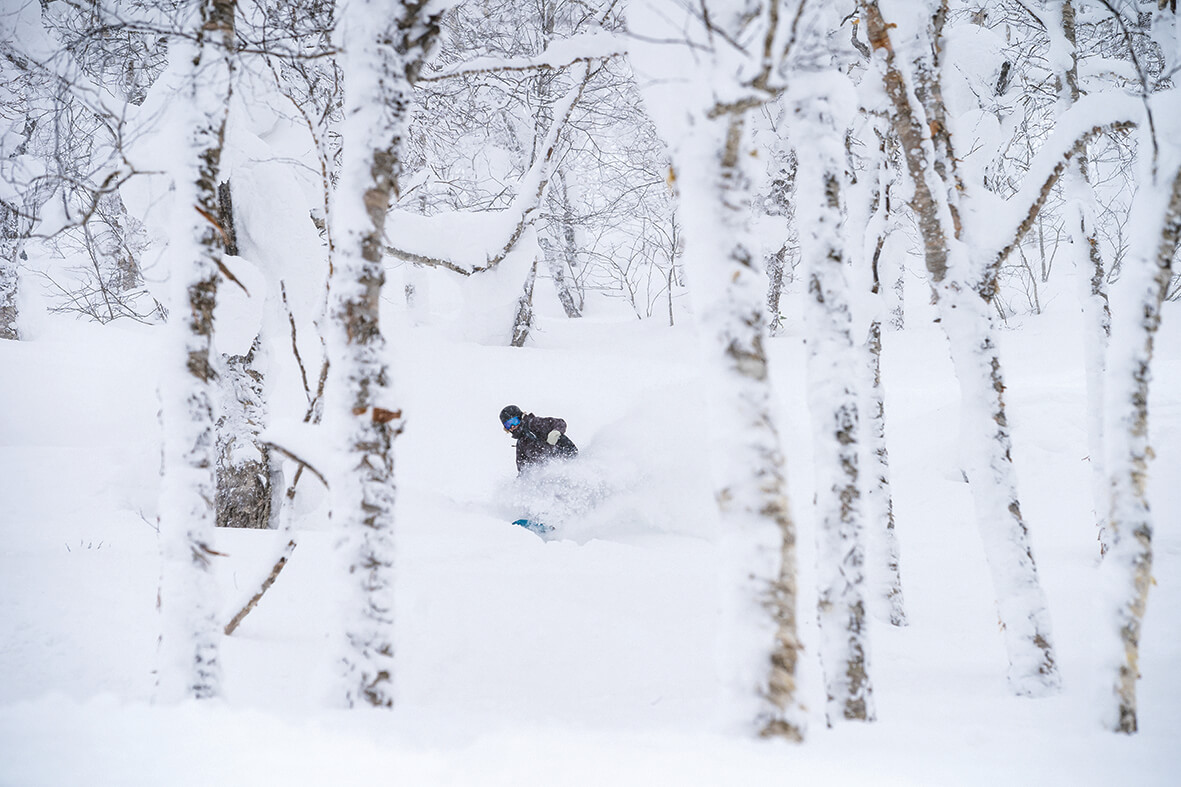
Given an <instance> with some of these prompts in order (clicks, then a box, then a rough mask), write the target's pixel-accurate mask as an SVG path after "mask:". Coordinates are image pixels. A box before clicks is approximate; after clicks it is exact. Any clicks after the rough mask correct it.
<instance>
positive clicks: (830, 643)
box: [793, 74, 875, 725]
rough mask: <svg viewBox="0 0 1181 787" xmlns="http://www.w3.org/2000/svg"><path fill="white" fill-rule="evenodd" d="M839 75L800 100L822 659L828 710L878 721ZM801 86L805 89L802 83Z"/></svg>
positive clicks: (815, 79) (814, 82)
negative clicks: (871, 657) (845, 221)
mask: <svg viewBox="0 0 1181 787" xmlns="http://www.w3.org/2000/svg"><path fill="white" fill-rule="evenodd" d="M842 79H843V77H840V76H839V75H837V74H828V75H826V74H811V75H809V82H810V85H809V92H808V93H806V94H803V95H801V97H800V99H799V100H798V101H797V102H796V106H795V113H794V114H795V117H796V118H797V119H798V121H799V122H798V125H797V126H796V127H795V128H794V129H793V134H794V135H795V136H796V137H797V138H799V139H801V140H807V145H808V146H807V148H806V149H804V148H802V147H801V148H799V149H797V154H798V155H797V157H798V158H799V162H800V164H799V181H798V188H799V193H800V194H802V195H805V199H803V200H801V201H800V204H799V208H798V211H797V213H796V215H797V217H798V219H799V221H800V227H801V232H800V238H801V240H802V241H803V243H802V253H803V258H804V265H805V270H806V276H807V281H808V300H807V307H806V310H805V316H806V322H807V326H808V362H807V366H808V405H809V409H810V410H811V415H812V422H813V444H814V445H815V462H814V464H815V468H816V514H817V525H818V534H817V542H818V548H817V553H818V557H817V564H818V572H819V575H820V593H819V599H818V607H819V617H820V636H821V647H820V659H821V663H822V664H823V667H824V675H825V685H826V687H827V695H828V703H827V706H828V707H827V716H828V720H829V724H830V725H831V724H832V722H833V720H834V719H838V718H845V719H852V720H860V721H872V720H873V719H874V715H875V714H874V705H873V687H872V682H871V681H870V677H869V656H868V638H867V631H866V616H865V598H864V585H865V581H864V580H865V545H864V542H863V531H864V524H865V522H864V515H863V511H862V504H861V486H860V456H859V454H860V451H861V445H860V439H861V438H860V435H859V424H858V420H859V419H858V386H857V381H858V378H859V376H860V375H859V371H860V367H861V355H860V353H859V351H858V350H859V348H857V347H855V345H854V343H853V333H852V322H853V316H852V310H851V306H850V297H849V284H848V281H847V279H846V275H845V266H846V255H845V243H844V239H843V238H842V225H843V221H842V215H843V207H844V206H843V189H842V180H843V178H844V161H843V159H844V145H843V144H842V142H841V140H842V139H843V137H844V133H843V132H844V131H845V129H846V128H847V127H848V123H847V122H842V121H847V119H848V118H847V117H846V115H847V114H848V112H849V111H850V108H849V107H842V106H841V101H840V100H839V98H836V96H840V95H842V94H846V93H851V92H852V88H851V87H845V88H844V90H842V87H844V86H843V85H842V84H841V83H840V80H842ZM800 90H801V91H802V90H803V88H801V89H800Z"/></svg>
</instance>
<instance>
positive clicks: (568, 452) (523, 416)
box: [500, 404, 578, 475]
mask: <svg viewBox="0 0 1181 787" xmlns="http://www.w3.org/2000/svg"><path fill="white" fill-rule="evenodd" d="M500 424H501V426H503V427H504V431H506V432H508V434H509V435H510V436H512V437H513V438H515V439H516V441H517V474H518V475H520V474H521V473H523V472H525V468H527V467H530V466H533V465H540V464H544V463H546V462H549V461H550V460H553V459H557V458H559V457H560V458H563V459H570V458H572V457H575V456H577V455H578V447H577V446H576V445H574V441H573V440H571V439H570V438H569V437H567V436H566V422H565V421H564V420H562V419H561V418H543V417H541V416H537V415H534V414H533V413H525V412H521V408H520V407H517V406H516V405H515V404H510V405H509V406H508V407H505V408H504V409H503V410H501V411H500Z"/></svg>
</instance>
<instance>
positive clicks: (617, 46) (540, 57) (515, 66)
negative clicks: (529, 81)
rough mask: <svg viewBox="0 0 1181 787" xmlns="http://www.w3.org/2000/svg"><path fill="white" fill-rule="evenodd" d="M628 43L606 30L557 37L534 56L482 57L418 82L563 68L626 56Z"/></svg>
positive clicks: (424, 77)
mask: <svg viewBox="0 0 1181 787" xmlns="http://www.w3.org/2000/svg"><path fill="white" fill-rule="evenodd" d="M627 52H628V49H627V44H626V43H625V42H623V41H621V40H620V39H619V38H618V37H617V36H615V35H614V34H612V33H608V32H606V31H603V30H596V31H593V32H590V33H580V34H577V35H574V36H571V37H570V38H565V39H562V40H561V41H555V42H553V43H552V44H550V45H549V46H548V47H546V49H545V51H544V52H541V53H540V54H537V55H533V56H532V57H510V58H503V57H478V58H475V59H473V60H469V61H467V62H466V63H463V64H461V65H458V66H455V67H453V68H450V69H445V70H443V71H440V72H439V73H437V74H432V75H430V76H420V77H419V78H418V81H417V83H418V84H423V83H428V82H442V81H443V80H446V79H455V78H457V77H463V76H471V75H473V74H490V73H501V72H511V71H560V70H562V69H564V68H569V67H570V66H573V65H576V64H578V63H591V62H593V61H596V60H609V59H611V58H615V57H623V56H624V55H626V54H627Z"/></svg>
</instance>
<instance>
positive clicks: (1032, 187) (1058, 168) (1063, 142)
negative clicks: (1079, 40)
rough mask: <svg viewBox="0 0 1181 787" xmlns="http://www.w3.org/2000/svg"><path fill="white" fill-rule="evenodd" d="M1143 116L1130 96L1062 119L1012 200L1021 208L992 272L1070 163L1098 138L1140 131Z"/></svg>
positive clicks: (1084, 106) (1086, 104)
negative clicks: (1139, 125)
mask: <svg viewBox="0 0 1181 787" xmlns="http://www.w3.org/2000/svg"><path fill="white" fill-rule="evenodd" d="M1143 115H1144V108H1143V106H1141V105H1140V103H1139V102H1138V101H1136V100H1135V99H1134V98H1132V97H1130V96H1113V95H1110V94H1100V95H1094V96H1088V97H1087V98H1084V99H1082V100H1080V101H1079V102H1078V103H1076V104H1075V105H1074V106H1073V107H1072V108H1071V109H1069V110H1068V111H1067V112H1065V113H1064V114H1063V115H1062V117H1061V118H1059V121H1058V126H1057V128H1056V129H1055V130H1054V133H1053V134H1051V135H1050V137H1049V139H1047V140H1046V144H1045V145H1043V146H1042V149H1041V150H1040V151H1038V154H1037V156H1036V157H1035V158H1034V160H1033V163H1032V165H1031V166H1030V168H1029V172H1028V174H1027V175H1026V177H1025V182H1024V184H1023V185H1022V187H1021V189H1020V191H1018V192H1017V193H1016V194H1015V195H1013V197H1011V198H1010V199H1009V203H1010V204H1012V205H1015V206H1017V208H1016V210H1015V211H1013V213H1011V214H1010V216H1009V219H1008V221H1006V224H1007V225H1008V226H1010V227H1012V229H1010V230H1008V231H1006V232H1002V233H1000V234H999V237H1001V238H1005V239H1007V243H1006V244H1005V245H1004V246H1003V247H1001V249H1000V251H999V252H997V254H996V256H995V257H994V258H993V260H992V262H991V264H990V266H989V270H990V271H995V270H996V269H997V268H998V267H1000V265H1001V263H1003V262H1004V261H1005V259H1006V258H1007V257H1008V256H1009V254H1011V253H1012V252H1013V250H1014V249H1015V248H1017V246H1018V244H1020V243H1021V239H1022V238H1023V237H1025V233H1026V232H1028V231H1029V229H1030V227H1032V226H1033V224H1034V222H1035V221H1037V217H1038V214H1039V213H1041V210H1042V208H1043V207H1044V206H1045V204H1046V200H1047V199H1048V198H1049V196H1050V193H1051V192H1052V191H1053V189H1054V185H1055V184H1056V183H1057V182H1058V179H1059V178H1060V177H1061V176H1062V173H1063V172H1065V171H1066V167H1067V165H1069V164H1070V161H1071V160H1072V159H1073V158H1074V157H1075V156H1078V155H1079V154H1081V153H1083V152H1084V150H1085V148H1086V146H1087V144H1088V143H1090V142H1091V141H1093V140H1094V139H1095V138H1096V137H1099V136H1101V135H1103V134H1109V133H1112V132H1117V131H1129V130H1131V129H1133V128H1136V126H1137V125H1138V123H1139V120H1140V118H1141V117H1143Z"/></svg>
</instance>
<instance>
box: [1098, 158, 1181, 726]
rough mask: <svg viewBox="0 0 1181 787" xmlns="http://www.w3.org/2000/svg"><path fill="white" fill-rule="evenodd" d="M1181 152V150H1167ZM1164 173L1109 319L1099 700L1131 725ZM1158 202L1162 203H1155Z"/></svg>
mask: <svg viewBox="0 0 1181 787" xmlns="http://www.w3.org/2000/svg"><path fill="white" fill-rule="evenodd" d="M1174 157H1175V158H1177V159H1179V160H1181V155H1179V154H1178V153H1177V152H1174ZM1179 163H1181V161H1178V162H1175V163H1174V164H1173V166H1172V173H1171V177H1167V176H1166V175H1165V173H1162V172H1159V171H1158V173H1157V176H1156V178H1153V177H1152V176H1151V175H1149V176H1147V177H1146V178H1144V179H1143V183H1142V186H1141V190H1140V192H1139V193H1138V194H1137V197H1136V202H1135V204H1134V205H1133V212H1134V213H1139V214H1140V215H1141V216H1142V221H1143V223H1142V224H1141V225H1140V233H1141V235H1140V240H1139V242H1138V244H1137V247H1136V252H1137V253H1136V254H1134V255H1133V256H1132V259H1130V260H1128V262H1127V263H1126V264H1125V267H1124V278H1123V280H1122V281H1121V283H1120V285H1121V287H1123V288H1125V292H1127V293H1129V296H1128V298H1127V300H1126V305H1127V308H1126V309H1124V310H1122V311H1121V312H1120V313H1119V314H1118V315H1117V318H1118V320H1117V322H1116V323H1115V325H1114V326H1113V328H1114V330H1113V333H1112V345H1111V363H1110V367H1109V368H1110V385H1109V387H1108V393H1109V396H1110V399H1109V402H1110V405H1109V413H1110V418H1111V421H1110V429H1109V430H1108V440H1109V448H1110V453H1109V464H1108V466H1109V467H1110V469H1111V482H1110V483H1111V486H1110V489H1111V509H1110V516H1109V519H1108V535H1109V538H1110V548H1109V549H1108V552H1107V556H1106V557H1105V558H1104V561H1103V565H1102V568H1101V573H1102V575H1103V578H1104V582H1103V584H1102V587H1103V588H1104V589H1105V590H1106V591H1107V592H1108V594H1109V595H1108V598H1107V601H1108V604H1109V609H1111V610H1112V612H1114V615H1112V617H1111V618H1109V620H1111V619H1113V620H1114V623H1115V629H1116V631H1115V632H1112V634H1114V636H1112V635H1108V636H1107V637H1106V639H1107V641H1108V642H1109V643H1110V644H1111V646H1112V647H1111V655H1110V659H1109V663H1108V664H1107V665H1106V667H1107V669H1108V670H1110V671H1111V673H1113V676H1114V681H1113V683H1114V685H1113V689H1114V690H1113V694H1112V703H1111V705H1109V706H1108V707H1107V708H1105V709H1104V710H1105V716H1106V722H1107V724H1108V726H1109V727H1110V728H1111V729H1113V730H1115V731H1117V732H1123V733H1128V734H1130V733H1134V732H1136V730H1137V728H1138V726H1139V722H1138V718H1137V707H1136V681H1137V680H1138V679H1139V677H1140V664H1139V661H1140V633H1141V627H1142V625H1143V620H1144V611H1145V608H1146V606H1147V603H1148V590H1149V588H1150V587H1151V585H1152V560H1153V557H1152V530H1153V521H1152V512H1151V510H1150V509H1149V504H1148V469H1149V462H1150V460H1151V459H1152V455H1153V454H1152V447H1151V444H1150V441H1149V435H1148V400H1149V382H1150V381H1151V379H1152V355H1153V345H1154V342H1155V337H1156V332H1157V329H1158V328H1159V326H1160V320H1161V306H1162V304H1163V303H1164V298H1165V294H1166V293H1167V292H1168V286H1169V281H1170V278H1171V276H1172V262H1173V256H1174V255H1175V253H1176V250H1177V245H1178V241H1181V166H1178V164H1179ZM1161 206H1163V209H1162V207H1161Z"/></svg>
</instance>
